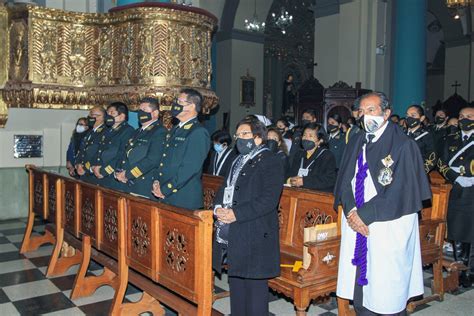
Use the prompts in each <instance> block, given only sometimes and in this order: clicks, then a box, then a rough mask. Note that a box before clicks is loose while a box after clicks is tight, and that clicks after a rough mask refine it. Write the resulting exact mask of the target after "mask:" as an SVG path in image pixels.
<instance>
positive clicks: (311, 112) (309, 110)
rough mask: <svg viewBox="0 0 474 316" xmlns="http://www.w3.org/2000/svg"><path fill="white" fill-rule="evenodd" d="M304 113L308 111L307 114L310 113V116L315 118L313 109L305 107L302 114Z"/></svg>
mask: <svg viewBox="0 0 474 316" xmlns="http://www.w3.org/2000/svg"><path fill="white" fill-rule="evenodd" d="M305 113H308V114H309V115H311V116H312V117H314V118H316V117H317V116H316V111H315V110H314V109H306V110H304V111H303V113H302V114H305Z"/></svg>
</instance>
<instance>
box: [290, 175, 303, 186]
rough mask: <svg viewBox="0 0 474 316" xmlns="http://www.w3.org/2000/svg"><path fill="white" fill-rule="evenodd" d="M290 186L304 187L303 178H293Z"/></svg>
mask: <svg viewBox="0 0 474 316" xmlns="http://www.w3.org/2000/svg"><path fill="white" fill-rule="evenodd" d="M290 184H291V186H293V187H302V186H303V177H292V178H290Z"/></svg>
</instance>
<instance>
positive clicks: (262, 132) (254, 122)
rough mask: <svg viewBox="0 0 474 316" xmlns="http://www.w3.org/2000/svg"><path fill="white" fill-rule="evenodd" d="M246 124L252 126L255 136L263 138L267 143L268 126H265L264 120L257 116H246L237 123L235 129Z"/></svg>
mask: <svg viewBox="0 0 474 316" xmlns="http://www.w3.org/2000/svg"><path fill="white" fill-rule="evenodd" d="M244 124H246V125H249V126H250V130H251V131H252V134H253V137H256V136H258V137H260V138H261V139H262V143H263V144H266V143H267V128H266V127H265V125H263V123H262V122H260V121H259V120H258V119H257V118H255V119H254V118H249V119H247V118H244V119H243V120H241V121H240V122H239V123H237V127H236V128H235V129H238V128H239V127H240V125H244Z"/></svg>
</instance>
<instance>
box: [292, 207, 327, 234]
mask: <svg viewBox="0 0 474 316" xmlns="http://www.w3.org/2000/svg"><path fill="white" fill-rule="evenodd" d="M332 221H333V219H332V216H330V215H327V214H326V213H324V212H322V211H321V210H320V209H318V208H315V209H312V210H309V211H307V212H306V213H305V214H304V216H303V217H302V218H301V220H300V228H301V231H303V229H304V228H306V227H313V226H315V225H321V224H329V223H332Z"/></svg>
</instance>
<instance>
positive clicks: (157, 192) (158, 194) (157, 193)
mask: <svg viewBox="0 0 474 316" xmlns="http://www.w3.org/2000/svg"><path fill="white" fill-rule="evenodd" d="M151 193H153V195H154V196H156V197H157V198H159V199H164V198H165V195H164V194H163V193H161V187H160V181H158V180H155V181H153V190H151Z"/></svg>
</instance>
